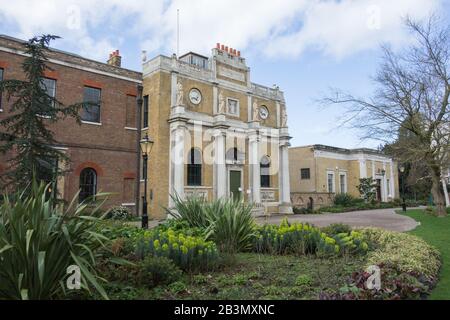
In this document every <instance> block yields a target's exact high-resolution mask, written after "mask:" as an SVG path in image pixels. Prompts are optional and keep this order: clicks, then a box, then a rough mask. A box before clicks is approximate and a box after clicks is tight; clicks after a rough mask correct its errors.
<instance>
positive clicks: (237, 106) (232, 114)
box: [226, 97, 241, 117]
mask: <svg viewBox="0 0 450 320" xmlns="http://www.w3.org/2000/svg"><path fill="white" fill-rule="evenodd" d="M230 100H233V101H236V102H237V104H236V112H237V113H236V114H234V113H230V112H229V110H230V109H229V101H230ZM226 108H227V110H226V114H227V115H230V116H233V117H240V114H241V106H240V102H239V99H236V98H229V97H227V105H226Z"/></svg>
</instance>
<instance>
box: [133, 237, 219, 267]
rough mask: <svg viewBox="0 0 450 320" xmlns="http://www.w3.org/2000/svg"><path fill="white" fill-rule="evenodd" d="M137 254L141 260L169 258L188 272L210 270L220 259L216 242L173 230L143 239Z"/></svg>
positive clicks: (138, 244)
mask: <svg viewBox="0 0 450 320" xmlns="http://www.w3.org/2000/svg"><path fill="white" fill-rule="evenodd" d="M136 254H137V256H138V257H139V258H140V259H144V257H146V256H147V255H154V256H159V257H167V258H169V259H171V260H172V261H173V262H174V263H175V264H176V265H178V266H179V267H180V268H181V269H183V270H185V271H188V272H193V271H203V270H210V269H212V268H214V267H215V266H216V264H217V262H218V258H219V255H218V251H217V247H216V245H215V244H214V242H212V241H205V240H204V239H203V238H201V237H194V236H188V235H186V234H184V233H182V232H175V231H174V230H172V229H168V230H167V231H161V230H154V231H152V232H150V233H148V234H147V235H146V236H144V237H142V238H141V239H140V240H139V241H138V243H137V250H136Z"/></svg>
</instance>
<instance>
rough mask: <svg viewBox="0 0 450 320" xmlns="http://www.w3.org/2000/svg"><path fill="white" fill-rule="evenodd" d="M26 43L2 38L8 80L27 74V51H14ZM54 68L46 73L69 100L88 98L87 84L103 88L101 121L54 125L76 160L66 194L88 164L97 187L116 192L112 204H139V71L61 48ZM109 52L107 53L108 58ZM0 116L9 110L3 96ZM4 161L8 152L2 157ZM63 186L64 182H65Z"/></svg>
mask: <svg viewBox="0 0 450 320" xmlns="http://www.w3.org/2000/svg"><path fill="white" fill-rule="evenodd" d="M20 49H21V43H19V42H17V41H14V40H11V39H9V38H4V37H0V65H1V66H2V68H3V69H4V79H24V75H23V72H22V69H21V63H22V62H23V59H24V56H23V55H20V54H18V53H15V52H8V51H14V50H19V52H20ZM48 56H49V57H50V58H51V59H52V60H51V62H49V63H48V66H49V67H51V69H52V70H51V71H50V70H48V71H47V72H46V74H45V75H46V76H47V77H49V78H52V79H55V80H56V98H57V99H58V100H59V101H61V102H62V103H63V104H65V105H69V104H73V103H79V102H82V101H83V91H84V86H85V85H86V86H94V87H97V88H100V89H101V99H102V102H101V111H100V123H99V124H88V123H82V124H81V125H79V124H77V123H76V121H75V120H73V119H65V120H61V121H59V122H58V123H56V124H50V125H49V127H50V128H51V129H52V130H53V131H54V133H55V138H56V140H57V141H58V144H59V146H60V147H62V148H64V150H65V152H66V153H67V154H68V155H69V157H70V159H71V162H70V163H69V164H68V166H67V168H68V169H69V172H68V173H67V174H66V176H65V177H64V179H63V181H64V186H63V189H64V190H63V191H64V192H63V194H64V199H65V200H69V199H72V197H73V196H74V195H75V194H76V192H78V188H79V174H80V172H81V170H82V169H83V168H85V167H93V168H94V169H95V170H96V171H97V175H98V178H97V190H98V191H102V192H111V193H113V194H112V195H111V196H110V197H109V201H108V202H107V206H112V205H120V204H123V203H126V204H130V203H134V202H135V200H134V198H135V196H134V192H135V190H134V189H135V178H136V167H135V166H136V134H137V131H136V130H135V129H133V128H135V127H136V123H135V122H136V121H135V119H136V110H135V109H134V108H135V96H136V86H137V83H138V82H140V81H141V78H142V76H141V74H140V73H138V72H134V71H130V70H126V69H122V68H117V67H113V66H109V65H106V64H103V63H99V62H96V61H92V60H88V59H84V58H81V57H78V56H74V55H70V54H64V53H62V52H54V51H52V52H49V53H48ZM106 58H107V57H105V59H106ZM2 106H3V109H4V111H3V112H1V113H0V119H3V118H4V117H5V116H6V114H7V112H8V103H7V101H5V97H4V98H3V105H2ZM0 157H1V158H0V160H1V162H2V163H5V162H7V161H8V157H7V156H0ZM60 187H62V186H60Z"/></svg>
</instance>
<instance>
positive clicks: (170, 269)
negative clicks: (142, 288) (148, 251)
mask: <svg viewBox="0 0 450 320" xmlns="http://www.w3.org/2000/svg"><path fill="white" fill-rule="evenodd" d="M141 272H142V273H143V274H142V278H141V279H142V280H143V281H144V282H145V283H147V285H148V286H149V287H150V288H152V287H156V286H159V285H168V284H171V283H173V282H175V281H178V280H180V279H181V277H182V276H183V273H182V271H181V270H180V268H178V267H177V266H176V265H175V263H173V261H172V260H170V259H168V258H166V257H157V256H156V257H155V256H147V257H145V258H144V260H143V261H142V263H141Z"/></svg>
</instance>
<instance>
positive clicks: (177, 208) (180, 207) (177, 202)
mask: <svg viewBox="0 0 450 320" xmlns="http://www.w3.org/2000/svg"><path fill="white" fill-rule="evenodd" d="M171 197H172V199H173V202H174V210H170V209H166V211H167V214H168V215H170V216H172V217H173V218H175V219H177V220H182V221H186V222H187V223H188V225H189V227H194V228H201V229H206V228H208V227H209V225H210V223H211V222H210V219H208V216H207V215H206V214H205V208H206V207H207V206H208V205H209V204H208V202H207V201H206V199H205V197H201V196H197V195H193V196H191V197H188V198H187V199H186V200H182V199H181V198H180V197H179V196H178V195H176V196H172V195H171Z"/></svg>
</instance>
